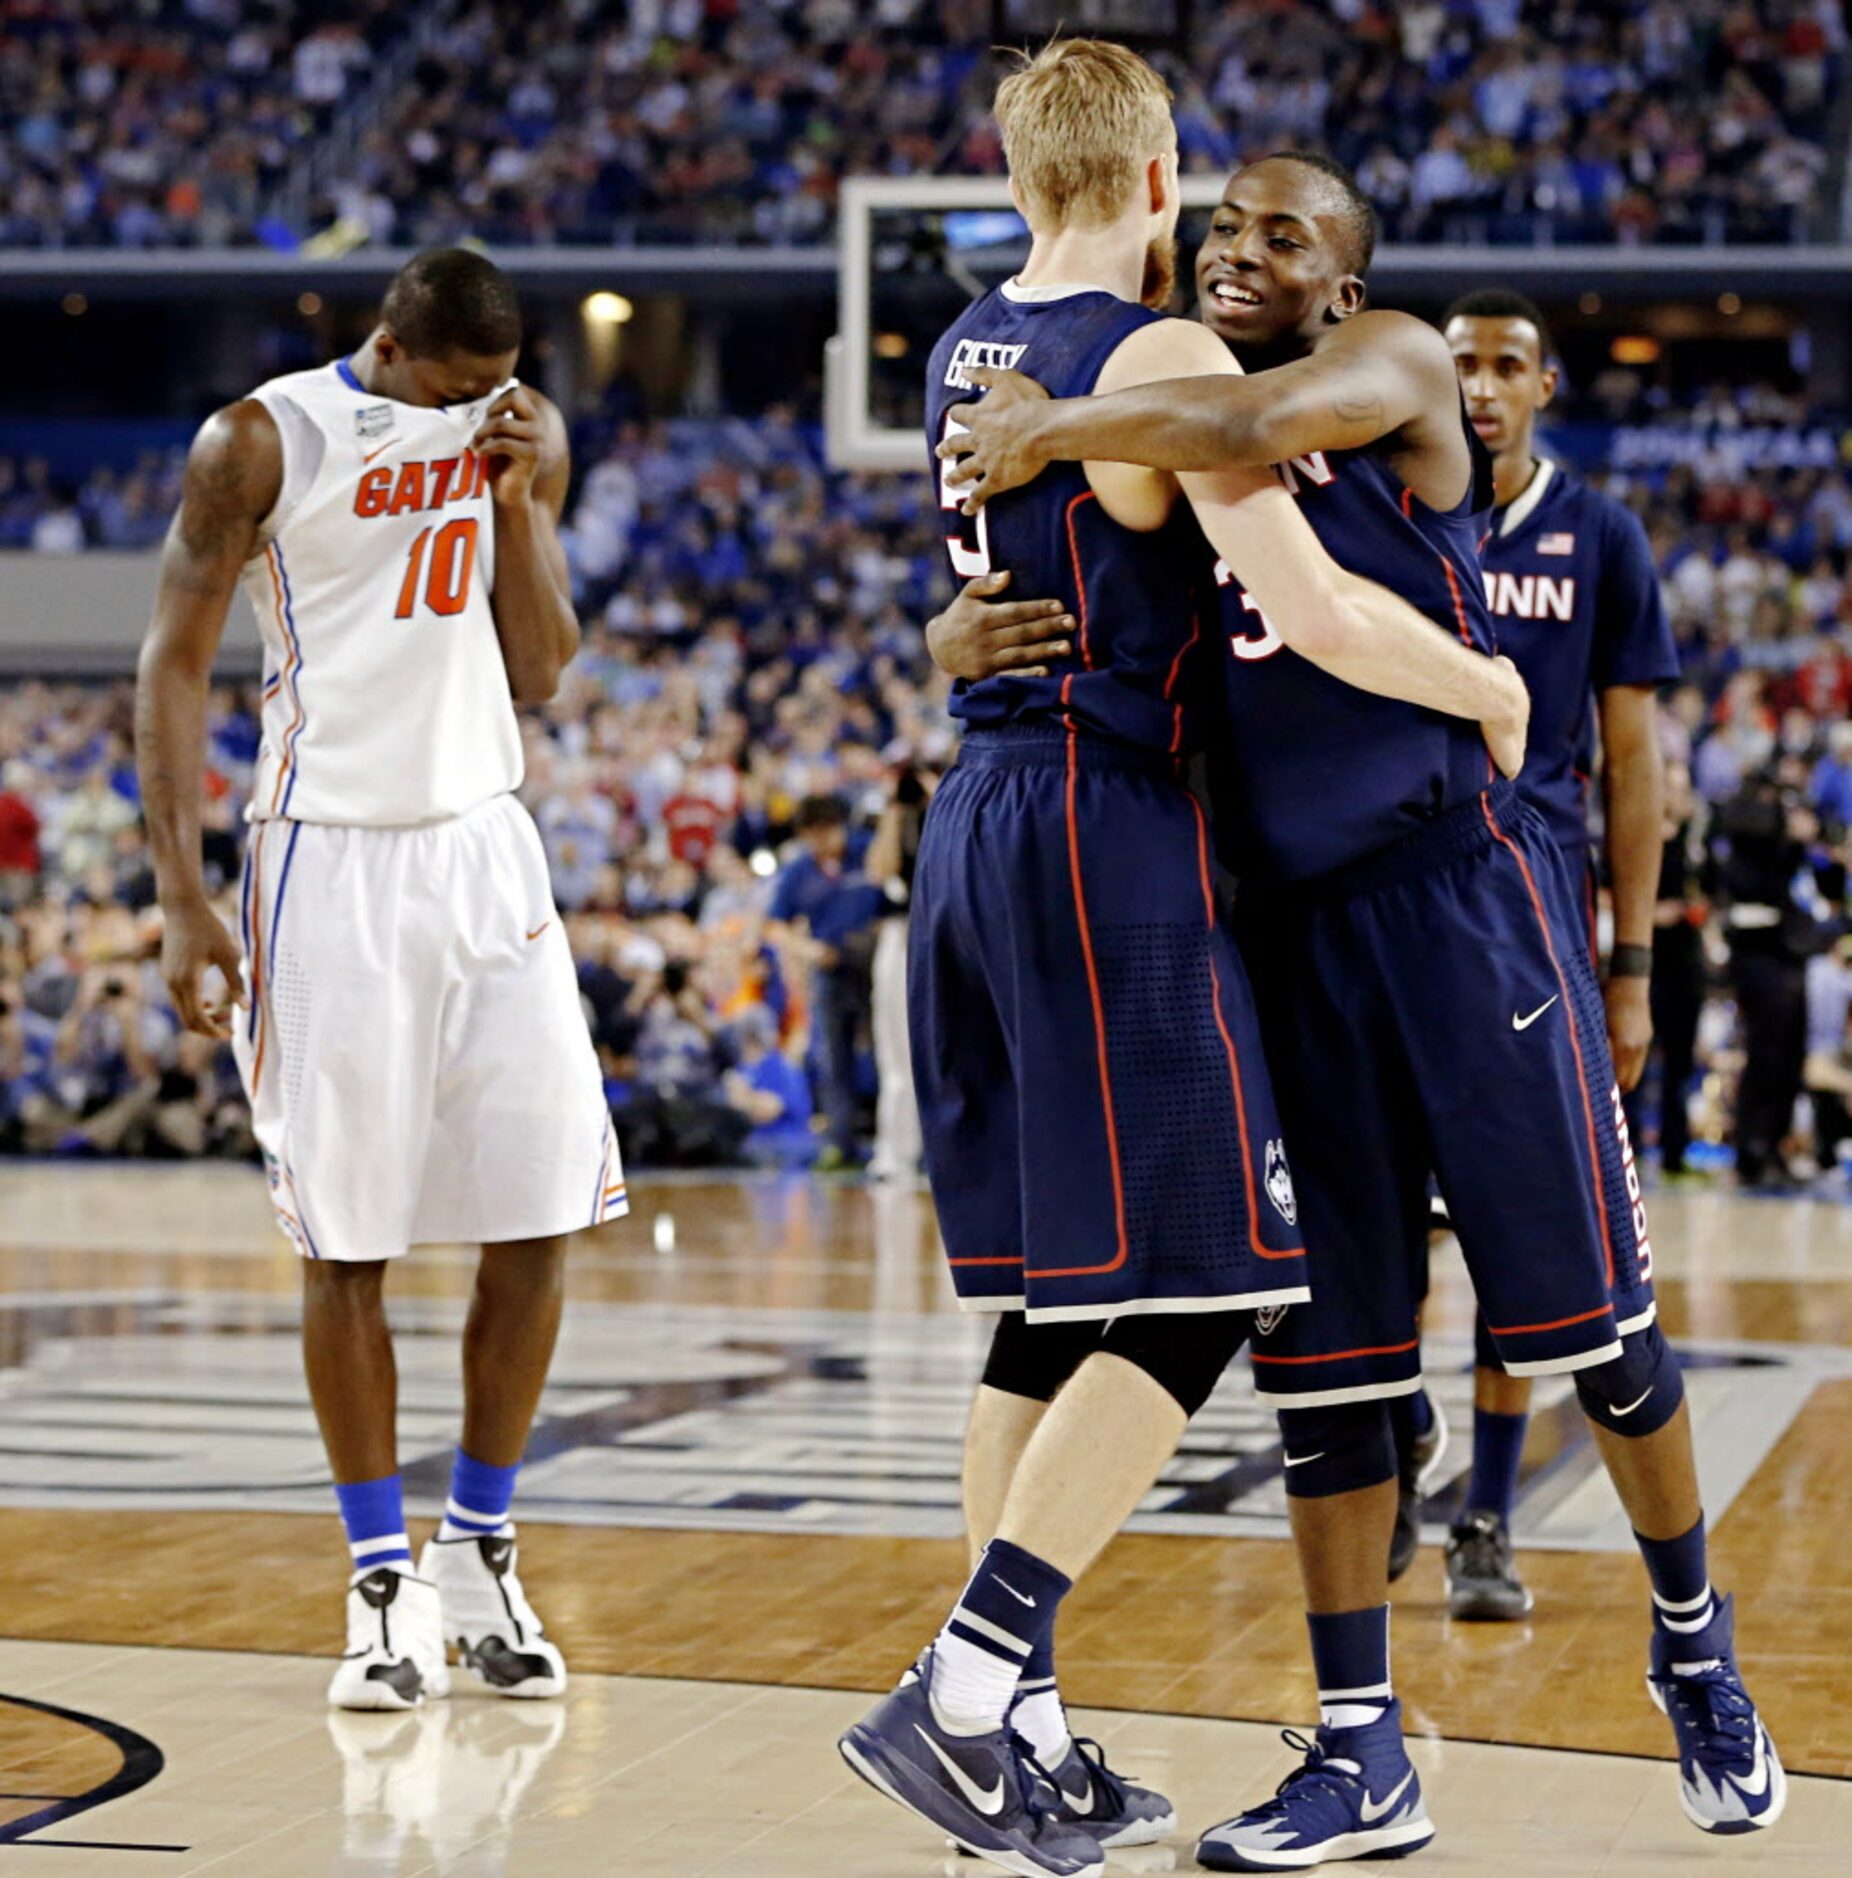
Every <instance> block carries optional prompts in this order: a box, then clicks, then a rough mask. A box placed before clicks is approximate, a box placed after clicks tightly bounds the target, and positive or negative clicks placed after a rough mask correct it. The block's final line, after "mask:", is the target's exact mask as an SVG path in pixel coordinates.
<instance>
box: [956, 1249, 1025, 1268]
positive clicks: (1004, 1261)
mask: <svg viewBox="0 0 1852 1878" xmlns="http://www.w3.org/2000/svg"><path fill="white" fill-rule="evenodd" d="M945 1262H946V1264H948V1265H1020V1264H1021V1263H1022V1254H1021V1253H1020V1252H1019V1253H1017V1255H1016V1256H1015V1257H1014V1258H995V1259H953V1258H948V1259H947V1260H946V1261H945Z"/></svg>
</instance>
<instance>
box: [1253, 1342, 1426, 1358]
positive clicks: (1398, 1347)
mask: <svg viewBox="0 0 1852 1878" xmlns="http://www.w3.org/2000/svg"><path fill="white" fill-rule="evenodd" d="M1420 1347H1421V1339H1420V1338H1419V1337H1410V1338H1409V1340H1408V1341H1407V1342H1406V1343H1379V1344H1377V1345H1376V1346H1375V1347H1374V1348H1372V1349H1368V1350H1333V1351H1332V1352H1331V1353H1330V1354H1329V1355H1328V1356H1263V1355H1262V1354H1261V1353H1260V1352H1259V1351H1258V1350H1251V1351H1249V1353H1248V1361H1249V1362H1250V1363H1293V1364H1297V1363H1342V1362H1343V1361H1344V1360H1345V1359H1346V1358H1347V1357H1353V1356H1401V1355H1404V1354H1405V1353H1406V1352H1407V1351H1409V1350H1417V1349H1419V1348H1420Z"/></svg>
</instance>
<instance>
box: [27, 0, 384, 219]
mask: <svg viewBox="0 0 1852 1878" xmlns="http://www.w3.org/2000/svg"><path fill="white" fill-rule="evenodd" d="M409 11H410V9H408V8H404V7H400V6H397V5H395V4H394V0H0V124H4V125H5V126H6V135H5V136H4V137H3V138H0V245H4V246H7V247H75V246H80V245H82V246H92V245H94V246H102V247H113V248H155V247H172V246H177V245H178V246H194V245H210V244H216V243H225V242H249V241H251V240H254V239H256V238H257V237H258V234H259V232H260V229H261V228H262V225H263V224H264V222H265V218H266V214H267V211H268V209H269V206H270V204H271V203H272V201H273V199H274V198H275V196H276V195H277V192H278V191H279V190H280V189H281V187H282V186H283V184H284V182H285V180H286V179H287V178H288V176H289V174H290V171H291V167H292V165H294V164H295V163H297V162H298V161H300V160H301V159H302V157H303V156H304V154H305V153H306V152H307V151H308V149H309V148H310V147H311V146H312V145H313V143H314V141H315V140H316V138H318V137H319V136H321V135H322V134H323V133H324V132H325V131H326V130H327V129H328V126H329V122H330V119H331V118H332V116H333V114H334V112H335V110H336V108H337V107H338V106H339V105H340V104H341V102H342V100H343V98H345V97H346V96H347V95H348V91H349V87H350V86H352V85H354V84H355V83H357V82H358V78H359V75H361V74H364V73H365V72H366V71H367V70H368V69H369V67H370V66H371V65H372V64H373V62H374V61H375V60H376V59H378V58H379V56H380V55H381V53H382V52H383V51H384V50H385V48H386V47H387V46H388V45H389V44H390V43H391V42H392V41H393V40H394V39H396V38H397V37H398V36H399V34H400V33H401V32H402V31H403V30H404V27H405V24H406V16H407V14H408V12H409Z"/></svg>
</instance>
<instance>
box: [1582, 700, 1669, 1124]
mask: <svg viewBox="0 0 1852 1878" xmlns="http://www.w3.org/2000/svg"><path fill="white" fill-rule="evenodd" d="M1598 706H1599V710H1600V713H1601V777H1602V789H1603V799H1604V801H1605V803H1606V807H1607V818H1606V825H1607V845H1608V874H1609V878H1610V879H1611V880H1612V882H1613V887H1614V951H1615V963H1616V967H1617V969H1615V970H1614V971H1612V972H1610V974H1609V976H1608V981H1607V983H1606V985H1605V986H1604V987H1603V997H1604V1000H1605V1002H1606V1004H1607V1012H1608V1047H1609V1049H1610V1050H1611V1051H1612V1053H1613V1056H1614V1078H1615V1080H1616V1081H1617V1082H1618V1083H1619V1084H1620V1087H1621V1093H1622V1094H1623V1095H1626V1094H1627V1093H1629V1092H1630V1091H1631V1090H1632V1089H1633V1088H1634V1086H1635V1085H1636V1084H1637V1083H1638V1082H1639V1080H1640V1077H1641V1076H1642V1075H1643V1074H1644V1073H1645V1070H1646V1055H1647V1052H1648V1051H1649V1050H1650V1049H1651V1048H1652V1044H1653V1008H1652V1000H1651V996H1650V991H1651V980H1650V977H1649V976H1648V974H1647V973H1646V972H1645V971H1636V970H1631V969H1619V967H1621V966H1623V965H1626V964H1628V962H1629V961H1628V960H1627V959H1626V958H1625V957H1624V956H1623V954H1622V952H1621V948H1622V947H1623V946H1625V947H1627V948H1628V949H1629V952H1630V953H1631V955H1632V959H1633V960H1635V961H1639V962H1640V963H1642V964H1645V965H1648V966H1650V964H1651V961H1652V954H1653V907H1654V904H1655V902H1656V901H1657V900H1658V898H1659V872H1660V862H1661V861H1662V859H1663V858H1664V852H1665V828H1664V823H1665V757H1664V755H1663V753H1662V752H1661V750H1660V748H1659V701H1658V696H1657V694H1656V693H1655V691H1654V690H1653V687H1652V686H1650V685H1607V686H1604V687H1603V688H1602V690H1601V693H1600V695H1599V699H1598Z"/></svg>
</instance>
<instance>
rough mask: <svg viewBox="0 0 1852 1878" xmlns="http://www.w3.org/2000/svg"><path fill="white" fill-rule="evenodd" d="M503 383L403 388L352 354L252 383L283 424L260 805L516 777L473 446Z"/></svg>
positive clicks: (406, 800)
mask: <svg viewBox="0 0 1852 1878" xmlns="http://www.w3.org/2000/svg"><path fill="white" fill-rule="evenodd" d="M511 382H512V381H511ZM506 389H507V387H506V386H501V387H498V388H497V390H496V391H495V392H494V393H492V394H490V396H489V397H486V398H483V399H480V400H479V401H477V402H476V403H474V404H467V405H448V406H445V407H444V408H442V409H432V408H427V407H425V406H422V405H416V404H401V403H400V402H399V401H398V400H397V399H396V398H382V397H378V396H376V395H375V394H374V393H372V392H370V391H368V390H367V389H366V388H365V387H364V386H363V385H362V384H361V383H360V381H359V380H358V379H357V378H356V377H355V376H354V374H353V371H352V369H351V368H350V367H349V365H348V364H347V362H346V361H345V360H342V361H341V362H340V363H338V364H335V365H326V366H322V367H321V368H319V369H318V370H316V371H311V372H292V373H290V374H289V375H288V376H287V377H283V378H273V379H271V380H270V382H269V383H268V384H265V385H260V386H259V387H258V388H257V390H256V391H254V392H253V393H252V394H251V395H252V396H253V397H254V398H256V399H257V400H258V402H259V403H261V404H262V405H263V406H264V408H265V409H266V410H267V411H269V413H270V414H271V416H272V417H273V418H275V420H276V424H277V429H278V431H279V432H280V433H281V435H282V440H283V493H282V495H281V496H280V497H279V499H278V501H277V505H276V507H275V509H274V510H273V511H272V512H271V514H270V516H269V517H268V518H267V519H266V521H265V523H264V525H263V528H262V530H261V534H260V545H259V551H258V552H257V553H256V554H255V555H253V556H252V558H251V560H250V561H249V562H247V563H246V565H245V569H244V582H245V588H246V591H247V592H248V593H249V594H250V596H251V601H252V604H253V606H254V607H255V608H256V610H257V618H258V621H259V623H260V625H261V626H262V629H263V635H264V705H263V743H262V748H261V750H260V752H259V756H258V766H257V780H256V786H255V789H254V791H253V794H252V800H251V810H250V813H251V816H252V819H254V820H257V821H268V820H272V819H278V818H281V819H287V820H290V821H298V822H323V823H337V824H345V825H351V826H356V827H368V828H403V827H408V826H413V825H416V824H419V823H424V822H435V821H442V820H445V819H447V818H449V817H453V816H457V815H461V814H463V813H465V812H466V811H467V810H469V809H471V808H474V807H475V806H476V805H477V804H478V803H481V802H484V801H486V800H487V799H488V798H489V797H491V796H497V795H505V794H508V793H510V792H512V791H513V790H515V789H518V788H519V787H520V784H521V777H522V762H521V733H520V727H519V725H518V724H517V722H516V720H515V713H514V700H513V697H512V695H511V694H510V692H509V689H508V673H507V669H506V667H505V666H504V665H503V663H502V653H501V646H500V643H499V642H498V640H497V638H496V634H495V619H494V615H493V613H492V612H491V610H490V606H489V592H490V588H491V586H492V584H493V582H494V579H495V513H494V503H493V500H492V498H491V497H490V494H489V486H488V474H487V471H488V465H487V461H486V459H485V458H482V457H479V456H477V455H476V454H475V453H474V452H472V451H470V450H469V449H467V448H466V447H465V446H466V445H467V444H468V441H469V439H470V438H471V437H473V436H474V435H475V434H476V431H477V429H478V428H479V427H480V425H481V423H482V419H483V415H484V413H485V412H486V411H487V409H488V407H489V405H490V403H492V402H493V399H494V398H495V397H497V396H499V395H500V393H501V391H503V390H506Z"/></svg>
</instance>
